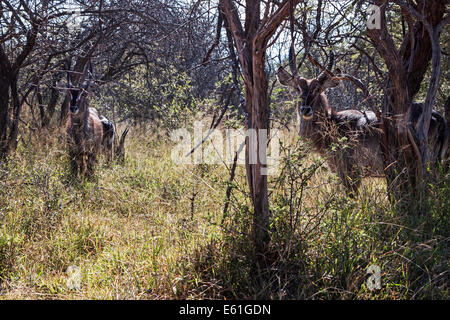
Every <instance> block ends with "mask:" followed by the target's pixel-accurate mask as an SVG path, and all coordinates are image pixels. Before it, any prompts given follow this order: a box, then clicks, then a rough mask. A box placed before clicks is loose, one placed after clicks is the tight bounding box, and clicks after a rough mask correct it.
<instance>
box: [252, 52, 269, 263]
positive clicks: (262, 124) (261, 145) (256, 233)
mask: <svg viewBox="0 0 450 320" xmlns="http://www.w3.org/2000/svg"><path fill="white" fill-rule="evenodd" d="M264 55H265V53H264V54H261V55H253V58H252V62H253V63H252V65H253V86H252V87H251V88H247V90H246V92H248V95H246V104H247V106H248V111H249V117H250V128H249V129H253V130H255V131H254V132H255V133H256V137H257V139H256V141H255V142H256V146H254V147H252V148H250V150H249V147H250V146H249V145H247V150H248V151H251V152H256V154H255V155H254V156H255V158H256V159H257V161H256V163H255V164H252V163H249V161H248V160H249V158H248V157H247V161H246V167H247V173H248V174H247V178H248V182H249V187H250V191H251V196H252V201H253V207H254V218H253V237H254V238H253V242H254V246H255V256H256V261H257V262H258V263H259V264H262V263H264V261H265V253H266V251H267V245H268V243H269V241H270V236H269V218H270V212H269V199H268V187H267V172H266V171H267V157H266V153H267V152H266V151H267V150H266V149H267V141H268V139H267V137H268V136H269V116H268V110H269V103H268V96H267V90H268V83H267V76H266V73H265V71H264ZM248 151H247V152H248Z"/></svg>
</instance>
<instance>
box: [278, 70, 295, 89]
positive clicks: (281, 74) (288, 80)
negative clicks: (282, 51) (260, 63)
mask: <svg viewBox="0 0 450 320" xmlns="http://www.w3.org/2000/svg"><path fill="white" fill-rule="evenodd" d="M277 78H278V81H280V83H281V84H282V85H284V86H290V87H294V88H295V80H294V77H293V76H291V75H290V74H289V72H287V71H286V70H284V69H283V67H279V68H278V71H277Z"/></svg>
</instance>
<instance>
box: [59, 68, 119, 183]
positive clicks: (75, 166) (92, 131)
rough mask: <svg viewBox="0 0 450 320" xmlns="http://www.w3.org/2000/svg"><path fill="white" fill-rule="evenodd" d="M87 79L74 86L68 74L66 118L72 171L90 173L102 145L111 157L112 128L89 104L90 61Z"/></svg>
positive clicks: (86, 174) (92, 170)
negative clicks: (67, 114)
mask: <svg viewBox="0 0 450 320" xmlns="http://www.w3.org/2000/svg"><path fill="white" fill-rule="evenodd" d="M89 69H90V72H89V76H88V79H87V80H86V81H85V82H84V83H83V84H82V85H81V86H80V87H79V88H77V87H74V86H73V85H72V84H71V82H70V74H69V73H68V74H67V85H68V94H69V98H70V99H69V116H68V119H67V125H66V130H67V140H68V146H69V157H70V164H71V169H72V173H73V174H74V175H78V173H80V174H81V175H82V176H92V175H93V173H94V167H95V164H96V162H97V157H98V154H99V153H100V151H101V149H102V147H103V149H104V150H107V151H108V155H107V157H108V159H110V158H112V152H113V151H112V149H113V148H112V145H113V142H114V127H113V125H112V124H111V123H110V122H109V121H108V120H107V119H106V118H105V117H103V116H99V114H98V112H97V110H96V109H95V108H90V107H89V100H88V93H89V86H90V83H91V80H92V65H91V64H90V63H89ZM109 155H110V156H109Z"/></svg>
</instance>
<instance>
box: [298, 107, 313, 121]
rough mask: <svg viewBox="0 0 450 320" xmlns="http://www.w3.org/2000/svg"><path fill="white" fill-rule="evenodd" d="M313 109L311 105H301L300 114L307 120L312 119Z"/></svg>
mask: <svg viewBox="0 0 450 320" xmlns="http://www.w3.org/2000/svg"><path fill="white" fill-rule="evenodd" d="M313 113H314V111H313V109H312V108H311V107H310V106H301V107H300V115H301V116H302V118H303V119H305V120H310V119H311V118H312V116H313Z"/></svg>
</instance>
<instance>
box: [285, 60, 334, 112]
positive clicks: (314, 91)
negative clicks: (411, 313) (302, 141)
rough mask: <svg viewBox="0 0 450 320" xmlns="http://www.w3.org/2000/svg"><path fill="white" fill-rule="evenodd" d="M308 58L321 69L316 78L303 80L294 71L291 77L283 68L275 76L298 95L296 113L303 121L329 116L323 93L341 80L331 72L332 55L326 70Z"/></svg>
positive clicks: (330, 110)
mask: <svg viewBox="0 0 450 320" xmlns="http://www.w3.org/2000/svg"><path fill="white" fill-rule="evenodd" d="M308 57H309V58H310V60H313V61H314V64H316V65H318V66H319V67H320V68H321V69H322V72H321V73H320V74H319V75H318V76H317V77H316V78H312V79H306V78H303V77H301V76H300V75H298V73H297V72H296V71H294V74H293V75H291V74H289V72H287V71H286V70H284V69H283V67H280V68H279V69H278V72H277V76H278V80H279V81H280V83H281V84H283V85H285V86H290V87H292V88H294V89H295V90H296V91H297V92H298V93H299V95H300V98H301V99H300V100H299V102H298V105H297V110H298V113H299V115H300V116H301V118H302V119H303V120H306V121H311V120H313V119H314V118H315V116H319V115H325V116H329V115H330V114H331V112H332V109H331V107H330V106H329V104H328V101H327V98H326V96H325V94H324V92H325V91H326V90H327V89H328V88H332V87H336V86H337V85H338V84H339V80H341V78H339V77H336V76H335V75H334V73H333V72H331V68H332V67H333V62H334V61H333V60H334V55H333V53H331V55H330V61H329V63H328V65H327V67H326V68H324V67H322V66H321V65H319V64H318V63H317V62H316V61H315V60H314V59H313V58H312V57H311V56H310V55H308Z"/></svg>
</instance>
